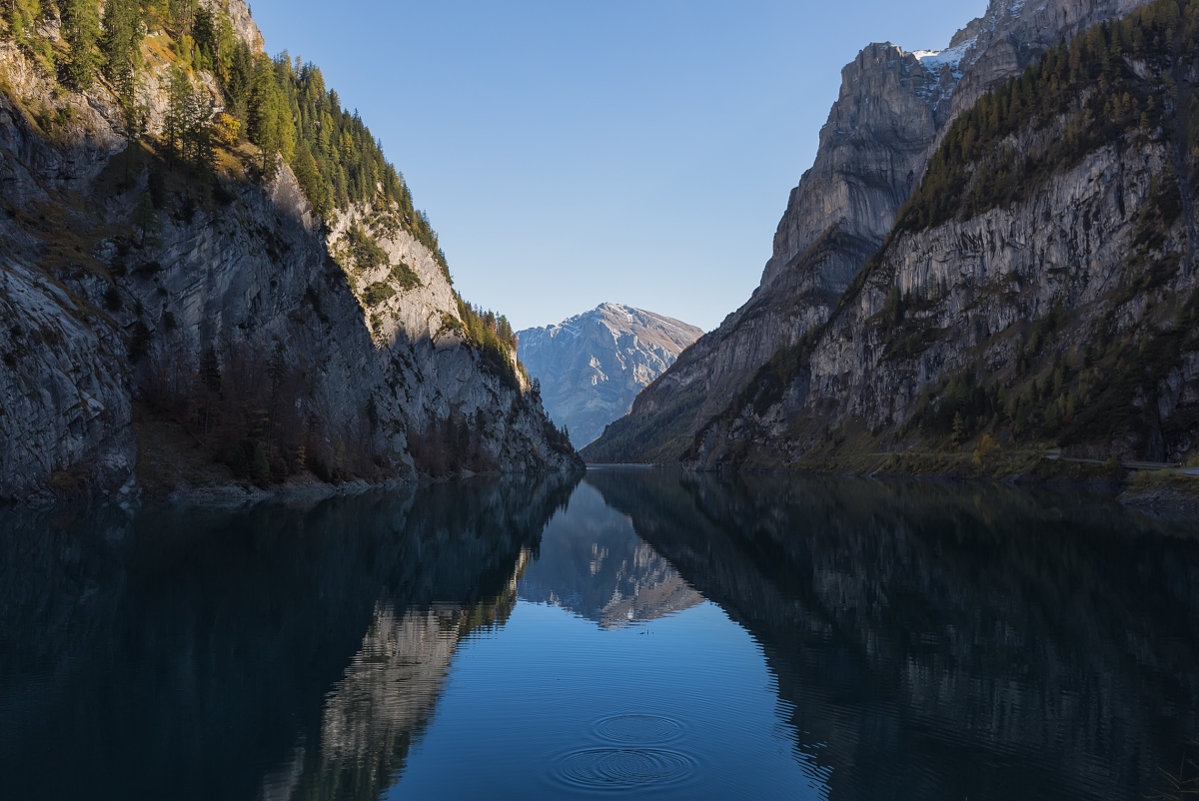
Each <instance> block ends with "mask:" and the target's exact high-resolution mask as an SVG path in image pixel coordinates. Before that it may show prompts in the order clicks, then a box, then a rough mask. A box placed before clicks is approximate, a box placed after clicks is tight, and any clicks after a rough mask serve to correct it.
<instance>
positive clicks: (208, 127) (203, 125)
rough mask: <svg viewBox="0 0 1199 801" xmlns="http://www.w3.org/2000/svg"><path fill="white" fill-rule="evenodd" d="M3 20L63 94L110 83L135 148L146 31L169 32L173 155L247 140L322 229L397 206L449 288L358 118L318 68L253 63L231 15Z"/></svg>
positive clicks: (178, 3)
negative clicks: (362, 209) (289, 175)
mask: <svg viewBox="0 0 1199 801" xmlns="http://www.w3.org/2000/svg"><path fill="white" fill-rule="evenodd" d="M55 14H57V16H58V18H59V19H60V20H61V23H62V27H61V30H62V37H63V41H64V44H65V55H63V56H61V57H60V58H58V59H57V60H56V59H55V57H54V50H53V48H52V47H51V46H50V42H48V41H47V40H46V39H44V38H43V37H41V36H39V34H38V24H39V23H40V22H41V21H44V20H47V19H49V18H50V17H52V16H53V15H55ZM0 19H3V21H4V23H5V25H4V29H3V30H4V33H5V34H6V35H7V36H8V37H9V38H11V39H13V40H15V41H17V42H18V44H20V45H21V46H22V47H23V48H25V49H26V50H27V51H28V52H30V53H31V54H32V55H34V56H35V57H36V58H37V59H38V61H39V62H40V63H42V64H43V66H45V67H46V68H47V69H52V70H55V71H56V74H57V77H58V79H59V80H60V81H61V82H62V83H63V85H65V86H67V87H69V88H71V89H75V90H78V91H84V90H87V89H89V88H90V87H91V86H92V85H93V83H94V82H95V81H96V80H97V79H98V78H100V77H103V78H104V79H106V80H107V81H108V82H109V83H110V84H111V86H112V88H113V89H114V91H115V92H116V94H117V96H118V98H119V99H120V100H121V102H122V105H123V106H124V107H125V110H126V111H127V118H128V121H129V123H130V125H129V128H130V130H131V132H132V135H131V138H136V136H137V135H139V132H140V127H139V125H138V110H137V109H136V88H137V83H138V76H139V72H140V70H141V69H142V66H143V65H142V56H141V51H142V42H143V39H144V37H145V35H146V33H147V32H148V31H162V32H165V33H166V34H167V35H168V36H169V37H170V41H171V47H172V50H173V52H174V55H175V58H176V63H175V65H174V71H173V72H172V75H171V79H170V82H169V96H168V115H167V131H166V132H165V134H166V140H167V145H168V148H169V150H170V152H171V153H172V154H175V153H177V154H178V155H180V156H182V157H183V158H184V159H185V160H187V161H191V162H195V163H203V162H211V160H212V159H213V154H214V144H223V145H225V146H227V147H229V148H233V147H235V146H236V145H237V144H238V142H239V141H240V140H241V139H242V138H243V137H244V138H245V139H248V140H249V141H250V142H251V143H252V144H254V145H255V146H257V147H258V149H259V152H260V157H261V158H260V167H261V169H262V171H263V173H264V174H266V175H268V176H269V175H271V174H273V173H274V171H275V169H277V166H278V164H279V163H280V161H282V162H284V163H287V164H288V165H289V166H291V168H292V170H293V171H294V173H295V175H296V178H297V180H298V181H299V182H300V185H301V187H302V188H303V190H304V192H305V194H306V195H307V196H308V199H309V200H310V202H311V203H312V205H313V208H315V209H316V211H317V212H318V213H319V214H321V216H322V217H325V218H328V217H329V216H330V215H331V214H332V213H333V212H334V211H335V210H337V209H344V208H346V207H348V206H349V205H350V204H351V203H356V202H359V203H375V204H379V205H383V206H390V205H391V204H394V205H395V207H396V208H397V209H398V213H399V218H400V221H401V225H402V226H403V227H404V229H405V230H407V231H408V232H409V233H410V234H411V235H412V236H413V237H414V238H415V239H417V240H418V241H419V242H420V243H421V244H423V245H424V246H425V247H427V248H428V249H429V251H430V252H432V253H433V254H435V257H436V258H437V260H438V262H439V263H440V264H441V266H442V269H443V270H444V271H445V273H446V275H447V277H448V274H449V271H448V269H447V268H446V264H445V254H444V253H443V252H442V251H441V248H440V247H439V244H438V239H437V233H436V232H435V231H434V230H433V227H432V225H431V224H430V223H429V219H428V217H427V216H426V215H425V213H424V212H423V211H421V210H418V209H416V208H415V206H414V205H413V200H412V194H411V192H410V191H409V190H408V187H407V185H406V184H405V182H404V179H403V176H401V175H400V173H399V172H398V171H397V170H396V169H395V167H394V166H393V165H391V164H390V163H389V162H388V161H387V160H386V159H385V158H384V156H383V150H382V147H381V146H380V144H379V142H378V141H377V140H376V139H375V138H374V136H373V135H372V134H371V132H370V129H369V128H367V126H366V125H365V124H364V123H363V121H362V119H361V117H359V115H358V114H357V112H353V113H351V112H349V111H347V110H346V109H343V108H342V107H341V102H340V100H339V98H338V96H337V93H336V92H334V91H332V90H329V89H327V88H326V86H325V81H324V77H323V76H322V75H321V71H320V69H318V68H317V67H316V66H315V65H313V64H311V63H302V62H301V61H300V60H298V59H297V60H296V61H295V62H294V63H293V62H292V60H291V58H290V57H289V56H288V54H287V53H283V54H281V55H279V56H278V57H276V58H274V59H272V58H269V57H267V56H265V55H263V54H260V53H255V52H253V51H252V50H251V48H250V46H249V45H248V44H246V42H244V41H242V40H240V39H239V38H238V37H237V35H236V34H235V32H234V30H233V25H232V21H231V20H230V19H229V17H228V15H227V14H225V13H223V12H219V11H218V12H217V13H213V12H210V11H209V10H208V9H206V8H205V7H203V6H202V5H200V3H199V0H154V1H153V2H145V1H144V0H108V2H107V3H105V4H104V9H103V13H101V4H100V0H6V1H5V3H4V4H3V10H2V12H0ZM194 70H203V71H207V72H211V73H212V75H213V76H214V77H215V78H216V81H217V84H218V86H219V87H220V90H221V95H222V96H221V97H220V98H217V100H218V101H219V104H220V105H222V106H223V107H224V110H225V116H226V118H227V119H218V118H214V111H215V104H213V105H209V104H207V103H206V95H205V93H206V90H204V89H202V88H199V87H197V86H196V84H195V81H193V80H192V77H191V76H192V72H193V71H194ZM180 76H182V77H180Z"/></svg>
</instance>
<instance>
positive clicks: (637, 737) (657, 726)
mask: <svg viewBox="0 0 1199 801" xmlns="http://www.w3.org/2000/svg"><path fill="white" fill-rule="evenodd" d="M592 731H593V732H594V733H595V736H597V737H599V738H600V739H602V740H608V741H609V742H614V743H633V744H649V743H668V742H670V741H671V740H676V739H678V738H679V737H680V736H681V735H682V734H683V724H682V723H679V722H678V721H677V720H672V719H671V718H665V717H662V716H660V715H612V716H610V717H606V718H601V719H600V720H598V721H597V722H596V724H595V727H594V728H593V729H592Z"/></svg>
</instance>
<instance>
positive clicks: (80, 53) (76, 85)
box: [59, 0, 100, 91]
mask: <svg viewBox="0 0 1199 801" xmlns="http://www.w3.org/2000/svg"><path fill="white" fill-rule="evenodd" d="M59 4H60V8H61V9H62V28H63V38H64V39H65V40H66V42H67V47H68V53H67V60H66V63H64V64H63V74H64V78H65V82H66V83H67V84H68V85H70V86H71V88H73V89H78V90H80V91H82V90H85V89H87V88H89V87H90V86H91V85H92V81H94V80H95V78H96V68H97V66H98V65H99V60H100V59H99V53H98V52H97V50H96V44H97V43H98V42H99V40H100V4H99V0H59Z"/></svg>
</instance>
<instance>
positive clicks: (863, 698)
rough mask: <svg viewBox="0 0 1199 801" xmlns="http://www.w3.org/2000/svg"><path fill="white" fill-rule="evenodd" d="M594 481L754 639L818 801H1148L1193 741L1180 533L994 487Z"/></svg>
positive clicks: (1079, 500) (1189, 546) (1189, 620)
mask: <svg viewBox="0 0 1199 801" xmlns="http://www.w3.org/2000/svg"><path fill="white" fill-rule="evenodd" d="M587 480H588V481H589V482H590V483H592V484H594V485H595V486H596V487H598V488H599V489H600V490H601V492H603V494H604V497H605V499H606V500H607V501H608V503H609V504H611V505H612V506H613V507H614V508H616V509H619V510H622V511H624V512H625V513H627V514H629V515H630V516H631V517H632V519H633V522H634V525H635V527H636V530H637V533H638V534H639V535H640V536H641V537H642V538H643V539H644V540H645V541H646V542H647V543H649V544H650V545H652V546H653V547H654V548H655V550H657V551H658V552H659V553H660V554H662V555H663V556H665V557H666V558H667V559H669V560H670V561H671V563H672V564H674V565H675V567H677V568H678V569H679V571H680V572H681V573H682V574H683V575H684V576H685V577H686V578H687V580H688V581H689V582H691V583H692V584H693V585H694V586H695V587H696V589H698V590H699V591H700V592H702V593H703V594H704V595H705V596H706V597H707V598H709V599H711V600H712V601H714V602H716V603H718V604H720V605H721V606H722V607H723V608H724V609H725V610H726V611H727V612H728V613H729V614H730V615H731V616H732V617H733V619H734V620H736V621H737V622H739V623H740V624H741V625H743V626H745V627H746V628H747V629H749V630H750V631H751V632H753V634H754V636H755V637H756V638H757V639H758V640H759V641H760V642H761V643H763V645H764V647H765V650H766V656H767V659H768V661H769V663H770V666H771V669H772V671H773V672H774V673H775V675H776V676H777V677H778V682H779V696H780V700H782V701H783V702H784V703H785V705H786V707H787V708H788V709H789V710H790V714H789V722H790V724H791V726H792V727H793V728H794V731H795V747H796V751H797V755H802V756H803V757H804V758H810V759H813V760H816V761H817V762H818V763H819V764H821V765H822V766H824V767H825V768H826V770H824V771H822V773H823V775H825V776H826V777H827V782H828V795H829V797H830V798H833V799H892V798H894V799H899V798H902V799H909V798H910V799H960V798H970V799H996V800H997V801H998V799H1016V798H1022V799H1029V798H1046V799H1049V798H1055V799H1061V798H1094V799H1115V798H1129V799H1138V798H1144V797H1145V796H1146V795H1147V794H1152V793H1153V792H1154V791H1155V790H1156V789H1160V788H1161V787H1162V785H1161V784H1160V782H1161V779H1162V775H1161V771H1162V770H1163V769H1166V768H1174V769H1177V766H1178V765H1179V762H1180V756H1181V752H1182V750H1183V747H1184V744H1185V743H1187V742H1188V741H1189V740H1191V739H1192V738H1194V737H1195V736H1196V734H1199V670H1196V669H1195V666H1196V665H1199V633H1197V632H1199V542H1197V541H1196V540H1195V539H1193V538H1190V537H1189V536H1188V535H1193V533H1194V532H1193V527H1191V530H1190V531H1188V530H1187V529H1185V528H1181V527H1178V526H1169V525H1166V524H1160V523H1156V522H1154V521H1151V520H1149V519H1148V518H1146V517H1144V516H1141V515H1137V514H1133V513H1129V512H1126V511H1124V510H1122V509H1121V508H1120V507H1118V506H1117V505H1116V504H1114V503H1112V502H1111V501H1106V500H1103V499H1099V498H1096V497H1088V496H1061V495H1054V494H1048V493H1046V494H1040V495H1038V494H1034V493H1030V492H1028V491H1026V490H1018V489H1010V488H1004V487H993V486H970V485H964V486H963V485H948V484H937V483H905V484H899V485H884V484H880V483H876V482H869V481H845V480H842V481H818V480H811V481H787V480H783V479H775V478H757V477H743V478H739V479H732V480H721V479H716V478H714V477H711V476H699V477H691V478H679V477H675V476H670V475H663V474H661V473H655V474H651V475H649V476H633V475H630V474H628V473H621V472H593V473H591V474H589V476H588V479H587ZM1180 537H1186V538H1185V539H1180ZM1192 755H1193V754H1192Z"/></svg>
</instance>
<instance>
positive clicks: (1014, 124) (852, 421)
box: [690, 9, 1199, 465]
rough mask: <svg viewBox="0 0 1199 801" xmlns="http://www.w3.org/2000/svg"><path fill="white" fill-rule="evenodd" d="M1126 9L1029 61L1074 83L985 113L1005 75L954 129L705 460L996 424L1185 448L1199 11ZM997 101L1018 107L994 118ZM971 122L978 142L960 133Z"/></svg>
mask: <svg viewBox="0 0 1199 801" xmlns="http://www.w3.org/2000/svg"><path fill="white" fill-rule="evenodd" d="M1129 20H1130V21H1129V23H1128V24H1127V26H1126V27H1125V28H1124V30H1125V32H1126V33H1125V34H1120V35H1117V33H1113V32H1110V31H1109V32H1107V33H1100V34H1097V35H1088V37H1086V39H1087V41H1085V42H1084V40H1083V38H1082V37H1080V38H1079V39H1077V40H1075V42H1074V44H1073V45H1072V46H1071V48H1070V50H1069V51H1068V52H1067V51H1064V50H1063V51H1062V52H1061V55H1060V60H1059V59H1058V58H1056V57H1055V60H1054V62H1053V65H1052V66H1046V67H1045V69H1044V70H1042V72H1041V73H1040V75H1044V76H1049V77H1045V78H1041V79H1036V78H1032V77H1030V78H1028V79H1029V80H1030V81H1032V80H1039V83H1037V84H1036V86H1035V87H1034V88H1033V89H1032V90H1031V93H1030V97H1035V93H1036V92H1037V91H1039V89H1038V88H1037V87H1042V86H1043V87H1052V86H1059V87H1060V88H1059V89H1057V90H1056V91H1057V92H1059V93H1060V95H1061V97H1063V98H1066V97H1073V98H1075V99H1074V100H1070V101H1062V102H1058V101H1057V100H1041V101H1034V105H1035V104H1036V103H1037V102H1039V103H1040V104H1041V105H1042V106H1049V109H1048V111H1044V110H1043V111H1041V112H1037V113H1032V112H1024V113H1019V112H1017V113H1011V112H1007V113H1006V117H1005V116H1004V115H1003V114H1000V115H998V116H996V115H995V114H992V113H991V112H992V110H997V109H998V104H999V103H1000V102H1007V101H1006V100H1005V98H1010V97H1014V96H1017V95H1018V94H1020V92H1021V88H1020V84H1018V83H1017V84H1012V85H1011V86H1010V87H1008V88H1007V89H1005V90H1002V91H1001V92H1000V93H999V94H998V95H995V96H992V97H986V98H984V99H983V101H984V102H982V103H980V104H979V105H978V106H976V107H975V108H974V109H973V110H972V111H971V112H970V113H971V115H972V116H971V117H970V118H964V119H963V123H962V124H961V125H958V126H955V127H954V128H953V129H952V130H951V131H950V132H949V133H948V134H947V138H946V140H945V142H944V143H943V145H942V149H941V151H939V152H938V155H937V159H935V160H934V162H933V167H931V168H930V173H929V175H928V176H926V179H925V182H924V184H922V186H921V188H920V190H919V192H917V193H916V194H915V195H914V196H913V198H912V200H911V201H910V203H909V206H908V207H907V208H906V210H905V212H904V215H903V216H902V217H901V218H900V220H899V223H898V225H897V226H896V228H895V229H894V231H893V232H892V233H891V235H890V236H889V237H888V240H887V243H886V246H885V247H884V248H883V249H882V250H881V251H880V253H879V254H878V256H877V257H876V258H874V259H872V260H871V262H870V263H869V264H868V265H867V266H866V268H865V269H864V271H863V273H862V274H861V275H860V276H859V279H858V280H857V281H856V282H855V284H854V285H853V286H851V288H850V290H849V291H848V292H847V293H846V294H845V295H844V296H843V298H842V299H841V301H840V302H839V305H838V307H837V309H836V311H835V312H834V314H833V316H832V318H831V319H830V321H829V322H828V324H827V325H826V326H824V327H822V328H821V329H820V330H819V331H817V332H816V333H815V335H814V336H813V337H812V338H811V339H810V341H809V342H807V343H805V345H804V346H802V347H800V348H799V349H797V350H796V351H794V352H792V353H790V354H787V355H786V356H785V358H779V359H778V360H776V363H774V364H772V365H771V366H770V367H769V368H764V369H763V370H762V371H761V372H760V373H759V374H758V375H757V377H756V378H755V381H754V382H753V383H752V385H751V386H750V387H749V388H748V389H747V390H746V391H745V392H744V393H743V394H742V396H741V397H739V398H738V399H737V401H735V402H734V404H732V406H731V407H730V408H729V409H728V410H727V411H726V412H725V413H724V414H722V415H720V416H719V417H718V418H717V419H715V420H714V421H713V422H712V423H711V424H709V425H708V426H706V427H705V428H704V429H703V430H702V431H701V434H700V436H698V437H697V438H696V441H695V443H694V446H693V448H692V450H691V452H690V456H691V457H693V458H694V459H695V462H696V463H697V464H700V465H714V464H718V463H736V464H748V463H758V464H773V465H779V464H796V463H802V462H805V461H811V460H812V459H813V458H817V459H818V458H822V457H823V456H827V455H829V454H834V455H835V454H837V453H839V452H844V450H845V449H846V448H847V447H852V446H847V445H846V444H845V443H846V440H847V439H849V438H852V437H853V436H854V432H858V433H865V434H866V435H867V440H868V441H869V443H870V447H872V448H877V447H878V446H880V445H881V446H882V447H883V448H884V449H896V450H904V449H907V448H909V447H918V446H921V445H929V444H931V445H933V446H934V447H939V443H944V444H945V445H948V444H950V443H949V442H948V440H950V439H951V438H952V445H953V446H962V445H964V444H966V443H968V442H970V441H971V440H972V439H973V438H974V437H976V436H979V435H982V434H986V435H987V437H988V438H989V440H988V448H989V447H992V446H997V445H999V444H1001V443H1019V442H1038V441H1039V442H1045V441H1051V442H1055V443H1056V444H1058V445H1060V446H1063V447H1065V448H1067V449H1074V450H1076V451H1077V452H1078V455H1080V456H1092V457H1098V458H1100V459H1105V458H1108V457H1109V456H1118V457H1123V458H1137V459H1148V460H1153V461H1161V460H1171V461H1181V460H1185V459H1186V458H1188V456H1189V455H1190V454H1191V453H1192V452H1193V450H1194V448H1195V445H1196V441H1195V433H1194V429H1195V423H1196V420H1199V342H1196V341H1195V338H1194V335H1193V321H1194V319H1195V294H1194V293H1195V292H1196V289H1197V288H1199V282H1197V278H1196V275H1195V269H1194V265H1195V257H1196V236H1195V232H1196V229H1197V227H1199V218H1197V216H1196V210H1195V207H1194V204H1193V202H1192V198H1193V197H1194V188H1193V184H1194V179H1195V175H1196V170H1195V164H1196V161H1195V158H1196V151H1195V149H1194V142H1195V140H1196V136H1195V133H1194V131H1195V127H1194V126H1195V122H1194V107H1193V104H1192V101H1191V100H1190V98H1191V97H1192V92H1193V88H1192V84H1193V82H1194V81H1195V78H1196V75H1197V64H1199V61H1197V59H1196V56H1197V54H1196V53H1195V51H1194V49H1193V46H1192V44H1191V43H1189V42H1186V41H1185V37H1186V36H1189V35H1190V33H1189V32H1188V31H1189V30H1191V29H1192V28H1193V26H1194V24H1195V22H1194V17H1193V16H1192V17H1191V18H1190V20H1191V21H1190V23H1189V26H1185V25H1184V27H1180V29H1179V30H1180V31H1181V32H1180V33H1178V34H1177V35H1179V36H1183V37H1184V39H1182V40H1178V42H1177V43H1176V44H1171V43H1170V40H1171V36H1173V35H1175V34H1170V33H1167V30H1166V28H1167V26H1168V25H1170V24H1175V25H1177V24H1178V23H1177V21H1175V22H1174V23H1170V22H1169V21H1168V20H1166V19H1164V18H1163V19H1161V20H1158V18H1156V17H1155V16H1154V14H1153V9H1149V10H1148V11H1147V13H1146V14H1144V15H1137V16H1134V17H1130V18H1129ZM1134 21H1135V22H1134ZM1096 37H1097V38H1096ZM1125 37H1126V39H1125ZM1121 41H1126V44H1124V45H1119V44H1115V45H1114V44H1113V43H1114V42H1115V43H1118V42H1121ZM1145 41H1149V42H1156V43H1157V44H1151V45H1147V46H1146V45H1144V44H1143V43H1144V42H1145ZM1092 42H1094V45H1093V46H1092V44H1091V43H1092ZM1137 42H1141V44H1137ZM1113 48H1114V49H1115V51H1116V52H1115V54H1114V55H1110V56H1093V55H1090V54H1091V53H1096V54H1101V53H1103V52H1104V50H1105V49H1107V51H1108V52H1109V53H1110V52H1111V51H1112V50H1113ZM1088 59H1091V60H1090V61H1088ZM1079 61H1081V63H1082V64H1084V67H1080V68H1077V69H1078V71H1079V73H1080V74H1081V71H1082V70H1083V69H1087V70H1090V69H1094V70H1097V73H1096V74H1097V75H1101V76H1102V87H1101V88H1100V89H1099V90H1096V89H1094V88H1092V87H1091V86H1090V85H1089V79H1087V81H1085V82H1084V81H1079V82H1075V83H1069V82H1067V83H1065V84H1062V81H1066V80H1067V79H1065V78H1061V77H1059V74H1060V75H1061V76H1065V75H1067V74H1074V71H1075V69H1076V68H1075V67H1074V66H1071V65H1074V64H1076V62H1079ZM1021 80H1022V81H1025V79H1024V78H1022V79H1021ZM1055 81H1056V82H1057V83H1054V82H1055ZM1045 91H1053V90H1052V89H1045ZM1134 94H1135V96H1136V97H1137V98H1138V99H1137V101H1136V102H1134V101H1133V99H1132V98H1133V95H1134ZM1120 98H1127V99H1128V105H1127V106H1125V105H1124V104H1123V100H1121V99H1120ZM984 117H985V119H984ZM993 119H1000V120H1004V119H1007V120H1008V121H1007V122H1006V123H1002V122H1001V123H1000V124H998V126H995V129H994V130H991V127H989V126H991V122H990V120H993ZM988 130H991V133H990V134H987V131H988ZM979 131H982V132H983V135H984V137H985V138H986V137H989V138H986V139H985V142H986V143H985V144H984V145H983V146H982V147H981V148H980V149H976V148H974V147H973V145H970V146H969V147H968V148H967V149H966V150H962V149H961V143H962V142H963V141H964V139H963V137H966V138H968V137H970V136H974V135H975V134H976V133H977V132H979ZM1187 132H1190V133H1187ZM1188 137H1189V139H1188ZM1062 142H1065V143H1066V144H1065V145H1064V146H1063V145H1062V144H1061V143H1062ZM984 151H985V154H984ZM951 173H952V174H954V175H955V178H954V179H953V180H949V181H945V180H943V179H944V178H945V176H947V175H949V174H951ZM963 193H969V200H963V198H965V197H966V195H965V194H963ZM934 198H939V200H937V199H934ZM959 201H961V203H959ZM942 202H944V203H948V206H947V207H946V208H945V209H944V210H942V211H940V212H937V213H933V214H930V213H928V212H930V210H931V209H932V207H933V206H935V205H937V204H938V203H942ZM859 444H860V443H859ZM983 450H984V451H985V450H987V448H984V449H983ZM816 454H819V456H816ZM985 455H986V454H985V453H982V454H981V456H985Z"/></svg>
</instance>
